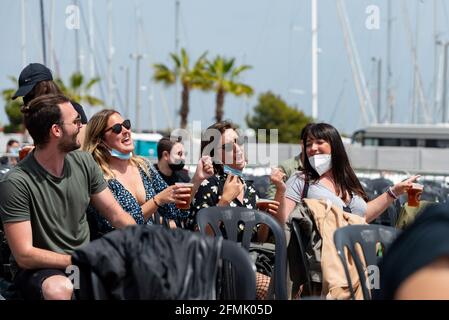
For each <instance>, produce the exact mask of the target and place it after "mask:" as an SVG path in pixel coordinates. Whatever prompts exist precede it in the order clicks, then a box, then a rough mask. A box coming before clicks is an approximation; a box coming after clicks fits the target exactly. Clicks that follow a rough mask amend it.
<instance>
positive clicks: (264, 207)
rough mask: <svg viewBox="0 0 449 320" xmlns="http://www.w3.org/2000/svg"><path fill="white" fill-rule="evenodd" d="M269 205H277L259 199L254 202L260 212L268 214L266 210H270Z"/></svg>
mask: <svg viewBox="0 0 449 320" xmlns="http://www.w3.org/2000/svg"><path fill="white" fill-rule="evenodd" d="M270 203H272V204H275V205H277V204H278V203H277V201H274V200H269V199H259V200H257V202H256V207H257V209H259V210H260V211H265V212H268V209H270Z"/></svg>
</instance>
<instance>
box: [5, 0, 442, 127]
mask: <svg viewBox="0 0 449 320" xmlns="http://www.w3.org/2000/svg"><path fill="white" fill-rule="evenodd" d="M434 1H437V5H438V15H437V29H438V32H439V36H440V38H441V39H442V40H443V41H447V40H449V36H448V33H447V31H448V30H449V28H448V22H449V21H448V19H447V17H448V12H449V11H448V9H449V8H447V7H449V3H448V4H446V2H445V1H444V0H434ZM434 1H432V0H416V1H415V0H405V1H403V0H397V1H393V5H392V7H393V10H392V14H393V19H394V20H393V33H392V37H393V41H392V42H393V46H392V57H391V64H392V76H393V78H392V84H393V89H394V94H395V99H396V109H395V120H396V121H398V122H408V121H410V120H411V119H410V117H409V112H408V111H409V110H410V109H411V105H412V88H413V64H412V60H411V51H410V44H409V42H408V34H407V32H406V29H405V22H404V21H405V20H404V18H405V15H404V13H403V12H404V7H403V3H405V5H406V6H407V10H408V13H409V20H410V23H411V28H412V30H411V32H412V37H413V38H414V39H413V41H414V42H416V39H415V36H416V34H418V39H417V40H418V41H417V44H418V53H417V54H418V65H419V68H420V71H421V75H422V79H423V85H424V90H425V95H426V98H427V99H428V103H429V106H431V107H432V108H433V97H432V90H433V74H434V72H433V71H434V50H433V3H434ZM20 3H21V1H17V0H0V4H1V8H2V10H1V11H0V24H1V27H0V38H1V39H2V42H3V46H2V54H1V56H2V62H1V63H0V89H4V88H8V87H11V85H12V83H10V82H9V79H8V76H10V75H15V76H18V75H19V73H20V70H21V69H22V52H21V18H20V17H21V6H20ZM25 3H26V6H27V13H26V23H27V26H26V30H27V32H26V54H27V63H29V62H42V50H41V32H40V20H39V0H25ZM72 3H73V1H65V0H58V1H55V6H54V16H53V17H54V18H53V21H54V26H53V28H52V29H53V30H50V29H49V28H48V29H47V44H48V42H49V41H50V39H49V36H51V37H52V38H53V44H54V51H53V53H52V54H53V56H54V57H55V58H56V61H57V63H58V66H59V67H56V65H55V64H53V65H51V66H50V67H51V69H53V70H57V69H59V72H60V74H61V76H62V78H64V79H67V77H68V76H69V74H71V73H72V72H73V71H75V70H76V56H77V54H76V50H75V31H73V30H69V29H67V28H66V27H65V23H66V19H67V17H68V15H67V14H66V13H65V10H66V7H67V6H68V5H70V4H72ZM87 3H88V1H87V0H81V1H80V8H81V11H82V14H81V19H80V23H81V24H80V30H79V39H80V47H81V49H82V52H83V54H84V56H85V58H84V60H83V63H82V66H81V67H82V70H84V72H85V73H86V74H89V71H88V70H89V69H88V68H89V65H88V53H89V48H88V45H87V43H88V42H87V32H88V25H87V22H88V20H87V19H88V12H87V7H88V6H87ZM93 3H94V16H95V21H96V22H95V23H96V24H95V44H94V47H95V57H96V58H95V59H96V62H97V68H98V71H99V73H100V76H101V77H102V78H103V81H102V89H101V88H100V87H97V88H96V94H97V95H98V96H99V97H101V98H103V99H104V100H106V101H110V97H108V94H107V86H106V82H107V80H106V70H107V63H106V57H107V40H108V33H107V1H106V0H95V1H93ZM180 3H181V10H180V19H179V29H180V34H179V37H180V46H182V47H185V48H186V49H187V50H188V52H189V54H190V55H191V56H192V57H193V58H196V57H198V56H199V55H200V54H201V53H202V52H203V51H206V50H207V51H208V52H209V56H210V57H213V56H215V55H217V54H221V55H225V56H228V57H235V58H236V60H237V63H238V64H242V63H245V64H250V65H252V66H253V69H252V70H250V71H248V72H246V73H245V74H244V76H243V78H242V80H243V81H245V82H246V83H248V84H249V85H251V86H253V87H254V89H255V91H256V94H255V95H254V96H253V97H252V98H250V99H243V98H233V97H231V96H227V97H226V101H225V118H228V119H232V120H233V121H235V122H237V123H238V124H240V125H242V126H243V127H245V122H244V117H245V115H246V114H247V113H248V112H251V110H252V108H253V106H254V105H255V104H256V99H257V95H258V94H259V93H261V92H264V91H267V90H271V91H273V92H274V93H276V94H279V95H281V96H282V97H283V98H284V99H285V100H287V102H288V103H290V104H293V105H296V106H297V107H298V108H299V109H301V110H303V111H304V112H305V113H306V114H311V55H310V51H311V32H310V29H311V28H310V11H311V10H310V0H282V1H274V0H227V1H224V0H221V1H217V0H190V1H187V0H181V1H180ZM318 3H319V5H318V10H319V40H318V43H319V47H320V49H321V53H320V56H319V119H320V120H323V121H326V122H330V123H332V124H333V125H335V126H336V127H337V128H338V129H339V130H340V131H342V132H345V133H351V132H352V131H354V130H355V129H357V128H360V127H363V126H364V123H363V119H362V116H361V112H360V107H359V102H358V99H357V95H356V91H355V86H354V82H353V79H352V75H351V69H350V64H349V60H348V56H347V53H346V49H345V46H344V42H343V34H342V29H341V25H340V22H339V20H338V17H337V11H336V2H335V0H318ZM44 4H45V12H46V19H47V24H48V23H50V21H51V4H52V1H51V0H45V1H44ZM369 5H376V6H378V7H379V9H380V11H379V13H380V29H378V30H369V29H367V28H366V27H365V21H366V19H367V17H368V15H367V13H366V12H365V10H366V8H367V6H369ZM346 7H347V12H348V17H349V20H350V23H351V26H352V31H353V34H354V39H355V42H356V45H357V47H358V51H359V54H360V62H361V65H362V68H363V71H364V74H365V77H366V80H367V82H368V84H369V89H370V91H371V92H372V98H373V103H374V104H376V95H375V92H376V86H377V83H376V69H375V68H374V64H373V61H372V57H380V58H381V59H382V60H383V67H384V68H383V84H382V88H383V92H382V100H383V101H382V108H383V109H382V117H383V116H384V114H385V111H384V108H385V80H386V34H387V32H386V31H387V0H370V1H367V0H346ZM112 11H113V14H112V21H113V33H112V40H113V44H114V48H115V50H114V55H113V73H114V77H115V79H116V84H117V91H118V92H119V96H120V97H118V96H117V97H116V98H115V106H116V108H117V109H118V110H120V111H122V112H124V111H125V110H124V105H125V96H126V92H125V72H124V71H123V68H121V67H123V66H127V67H129V70H130V78H131V81H130V93H131V98H130V99H131V109H134V108H133V106H134V105H135V96H136V94H135V92H136V89H135V62H134V61H133V60H132V59H130V57H129V55H130V53H135V52H137V51H138V43H140V47H141V53H143V54H146V58H145V59H144V60H143V61H142V68H141V84H142V85H144V86H145V87H146V91H145V90H143V91H141V92H142V94H141V100H142V113H141V119H142V120H141V123H142V125H143V126H145V127H146V128H148V129H150V126H151V124H152V123H154V124H155V126H156V127H157V129H163V128H166V127H167V125H168V122H167V117H166V116H165V112H164V108H163V107H162V106H163V101H164V97H165V100H166V102H167V105H168V107H169V113H170V115H171V118H172V121H173V122H174V123H175V124H176V125H178V124H179V117H176V118H175V117H174V115H175V113H176V109H178V106H174V91H173V90H172V89H166V88H164V87H162V86H160V85H155V84H151V83H150V77H151V73H152V69H151V65H152V64H153V63H156V62H162V63H169V62H170V60H169V58H168V55H169V52H172V51H173V49H174V45H175V44H174V43H175V39H174V38H175V32H174V26H175V0H151V1H140V0H134V1H123V0H113V1H112ZM136 11H138V12H140V15H141V17H142V23H141V24H140V25H141V26H142V27H141V28H140V29H141V30H143V32H140V37H141V39H142V40H141V41H138V35H139V32H138V26H139V24H138V19H137V18H136V17H137V15H136ZM83 16H84V17H83ZM417 21H418V28H416V22H417ZM47 27H48V26H47ZM298 91H303V94H297V93H295V92H298ZM150 92H152V94H153V100H152V101H153V106H154V110H155V111H154V116H153V117H152V116H151V114H150V112H149V98H148V97H149V95H150ZM177 101H178V104H179V101H180V99H179V98H178V99H177ZM86 108H87V107H86ZM214 108H215V100H214V95H213V94H205V93H201V92H194V93H193V94H192V96H191V113H190V117H189V120H190V121H192V120H201V121H202V124H203V126H207V125H209V124H211V123H212V122H213V117H214ZM0 109H1V110H0V119H1V121H2V122H3V123H5V122H6V121H7V118H6V116H5V114H4V111H3V108H0ZM92 112H94V111H90V114H92ZM130 118H131V120H134V119H135V114H134V113H131V115H130ZM152 121H153V122H152Z"/></svg>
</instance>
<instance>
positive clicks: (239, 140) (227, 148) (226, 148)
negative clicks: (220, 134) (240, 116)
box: [221, 137, 245, 152]
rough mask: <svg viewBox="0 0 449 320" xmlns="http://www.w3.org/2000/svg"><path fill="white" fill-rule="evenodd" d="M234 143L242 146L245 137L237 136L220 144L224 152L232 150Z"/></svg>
mask: <svg viewBox="0 0 449 320" xmlns="http://www.w3.org/2000/svg"><path fill="white" fill-rule="evenodd" d="M234 143H235V144H236V145H238V146H243V144H244V143H245V138H244V137H238V138H237V139H234V141H233V142H228V143H225V144H222V145H221V149H222V150H224V151H225V152H231V151H233V150H234Z"/></svg>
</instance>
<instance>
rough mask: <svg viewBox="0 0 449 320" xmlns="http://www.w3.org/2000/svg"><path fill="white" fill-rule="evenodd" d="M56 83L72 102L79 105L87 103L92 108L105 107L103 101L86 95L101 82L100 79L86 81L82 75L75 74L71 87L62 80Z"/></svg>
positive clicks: (70, 83) (71, 80) (71, 78)
mask: <svg viewBox="0 0 449 320" xmlns="http://www.w3.org/2000/svg"><path fill="white" fill-rule="evenodd" d="M55 82H56V84H57V85H58V87H59V89H61V91H62V93H64V95H66V96H67V97H68V98H69V99H70V100H73V101H75V102H78V103H81V102H86V103H87V104H89V105H91V106H92V107H95V106H104V105H105V103H104V101H103V100H101V99H99V98H97V97H94V96H92V95H90V94H88V93H86V92H89V90H90V89H91V88H92V87H93V86H94V85H95V84H97V83H98V82H100V78H98V77H96V78H92V79H89V80H88V81H85V79H84V76H83V75H82V74H81V73H79V72H75V73H73V74H72V75H71V76H70V82H69V86H67V85H66V84H65V83H64V82H63V81H62V79H55Z"/></svg>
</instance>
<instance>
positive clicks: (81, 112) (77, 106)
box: [70, 101, 87, 124]
mask: <svg viewBox="0 0 449 320" xmlns="http://www.w3.org/2000/svg"><path fill="white" fill-rule="evenodd" d="M70 103H71V104H72V106H73V108H74V109H75V110H76V112H78V114H79V115H80V117H81V123H82V124H87V116H86V113H85V112H84V109H83V107H82V106H81V105H80V104H79V103H77V102H75V101H70Z"/></svg>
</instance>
